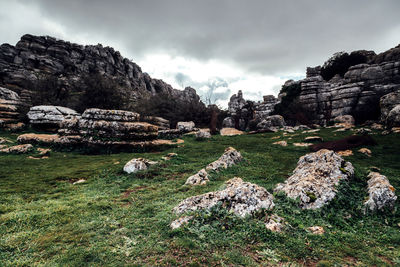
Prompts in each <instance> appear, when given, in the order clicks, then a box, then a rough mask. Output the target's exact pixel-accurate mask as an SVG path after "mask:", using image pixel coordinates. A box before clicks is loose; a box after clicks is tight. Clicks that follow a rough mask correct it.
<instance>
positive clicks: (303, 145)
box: [293, 143, 312, 147]
mask: <svg viewBox="0 0 400 267" xmlns="http://www.w3.org/2000/svg"><path fill="white" fill-rule="evenodd" d="M293 145H294V146H298V147H308V146H312V143H293Z"/></svg>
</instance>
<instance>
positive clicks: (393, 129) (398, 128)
mask: <svg viewBox="0 0 400 267" xmlns="http://www.w3.org/2000/svg"><path fill="white" fill-rule="evenodd" d="M392 132H393V133H400V127H393V128H392Z"/></svg>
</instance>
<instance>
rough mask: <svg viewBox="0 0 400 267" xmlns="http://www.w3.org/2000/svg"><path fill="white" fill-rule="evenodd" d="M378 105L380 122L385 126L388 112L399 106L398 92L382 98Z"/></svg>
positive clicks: (399, 92)
mask: <svg viewBox="0 0 400 267" xmlns="http://www.w3.org/2000/svg"><path fill="white" fill-rule="evenodd" d="M379 104H380V108H381V122H382V123H384V124H386V123H387V118H388V116H389V113H390V111H392V110H393V108H395V107H396V106H397V105H400V90H399V91H396V92H393V93H389V94H386V95H384V96H382V97H381V99H380V101H379Z"/></svg>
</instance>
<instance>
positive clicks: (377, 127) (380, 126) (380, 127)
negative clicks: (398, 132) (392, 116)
mask: <svg viewBox="0 0 400 267" xmlns="http://www.w3.org/2000/svg"><path fill="white" fill-rule="evenodd" d="M371 129H372V130H383V125H382V124H379V123H373V124H372V125H371Z"/></svg>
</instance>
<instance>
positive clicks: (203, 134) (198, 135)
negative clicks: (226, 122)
mask: <svg viewBox="0 0 400 267" xmlns="http://www.w3.org/2000/svg"><path fill="white" fill-rule="evenodd" d="M195 136H196V139H209V138H211V133H210V132H209V131H205V130H199V131H197V132H196V134H195Z"/></svg>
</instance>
